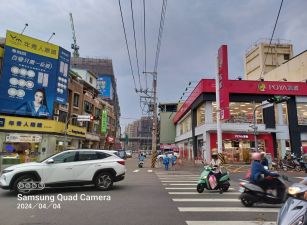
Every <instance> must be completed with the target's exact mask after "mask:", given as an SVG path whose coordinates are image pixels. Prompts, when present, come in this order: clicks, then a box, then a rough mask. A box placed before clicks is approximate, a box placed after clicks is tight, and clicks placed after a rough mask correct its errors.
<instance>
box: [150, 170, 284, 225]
mask: <svg viewBox="0 0 307 225" xmlns="http://www.w3.org/2000/svg"><path fill="white" fill-rule="evenodd" d="M155 173H156V175H157V176H158V178H159V180H160V182H161V184H162V187H163V188H164V189H165V191H166V192H167V193H168V195H169V197H170V198H171V200H172V202H173V203H174V205H175V207H177V209H178V211H179V212H180V213H181V214H182V215H183V218H184V219H185V222H186V224H187V225H221V224H223V225H224V224H225V223H227V224H228V225H243V224H244V225H275V224H276V219H277V214H278V212H279V210H280V206H274V207H272V206H268V205H264V204H259V205H255V206H254V207H251V208H247V207H244V206H242V204H241V202H240V200H239V198H238V197H239V195H240V193H239V192H238V188H239V182H236V181H235V180H234V181H231V187H230V189H229V191H228V192H224V193H223V194H220V193H219V192H218V191H204V192H203V193H201V194H200V193H198V192H197V191H196V185H197V181H198V178H199V174H193V173H192V172H187V171H178V172H176V171H165V172H164V171H163V172H162V171H156V172H155Z"/></svg>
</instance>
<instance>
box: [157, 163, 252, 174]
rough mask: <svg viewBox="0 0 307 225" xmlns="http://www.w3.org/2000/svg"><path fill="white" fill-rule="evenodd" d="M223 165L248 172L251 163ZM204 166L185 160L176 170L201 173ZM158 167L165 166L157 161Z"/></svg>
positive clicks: (162, 168) (232, 170) (233, 169)
mask: <svg viewBox="0 0 307 225" xmlns="http://www.w3.org/2000/svg"><path fill="white" fill-rule="evenodd" d="M223 166H224V167H225V168H226V169H227V170H228V171H229V172H231V173H238V172H246V171H247V170H248V168H249V167H250V165H246V164H224V165H223ZM169 168H170V170H174V169H172V166H171V165H170V167H169ZM203 168H204V165H203V164H202V163H195V161H194V160H183V161H182V165H176V167H175V170H176V171H182V170H184V171H190V172H196V173H201V172H202V170H203ZM156 169H157V170H164V166H163V165H162V164H161V163H160V162H157V163H156Z"/></svg>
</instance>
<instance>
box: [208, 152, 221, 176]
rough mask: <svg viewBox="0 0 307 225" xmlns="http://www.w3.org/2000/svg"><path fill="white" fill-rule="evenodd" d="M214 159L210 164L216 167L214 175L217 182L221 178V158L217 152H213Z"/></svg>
mask: <svg viewBox="0 0 307 225" xmlns="http://www.w3.org/2000/svg"><path fill="white" fill-rule="evenodd" d="M211 156H212V159H211V162H210V166H211V167H212V168H213V169H214V176H215V177H216V180H217V182H219V180H220V178H221V175H222V173H221V168H220V166H221V160H220V159H219V158H218V154H217V152H215V151H214V152H212V155H211Z"/></svg>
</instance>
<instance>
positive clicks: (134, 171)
mask: <svg viewBox="0 0 307 225" xmlns="http://www.w3.org/2000/svg"><path fill="white" fill-rule="evenodd" d="M139 171H140V170H133V171H132V172H133V173H137V172H139Z"/></svg>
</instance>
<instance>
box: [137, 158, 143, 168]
mask: <svg viewBox="0 0 307 225" xmlns="http://www.w3.org/2000/svg"><path fill="white" fill-rule="evenodd" d="M143 165H144V161H141V160H140V161H139V163H138V167H139V168H143Z"/></svg>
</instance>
